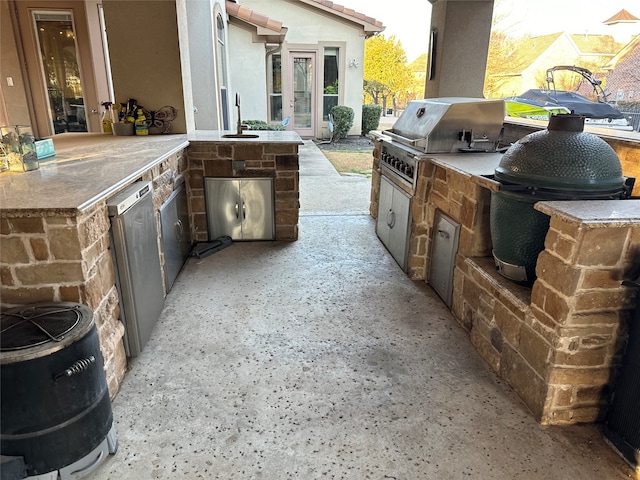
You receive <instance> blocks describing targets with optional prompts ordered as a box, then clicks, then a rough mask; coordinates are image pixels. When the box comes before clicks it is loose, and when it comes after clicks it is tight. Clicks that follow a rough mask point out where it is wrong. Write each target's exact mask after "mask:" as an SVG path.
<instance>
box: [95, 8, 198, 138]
mask: <svg viewBox="0 0 640 480" xmlns="http://www.w3.org/2000/svg"><path fill="white" fill-rule="evenodd" d="M103 5H104V13H105V23H106V26H107V38H108V42H109V52H110V57H111V72H112V76H113V88H114V92H115V97H116V98H115V101H116V103H117V102H126V101H127V99H128V98H135V99H136V100H137V101H138V102H139V104H140V105H144V106H145V107H146V108H147V109H148V110H156V109H158V108H160V107H162V106H164V105H171V106H173V107H175V108H177V109H178V116H177V118H176V119H175V120H174V121H173V122H172V123H173V131H174V133H186V132H187V127H186V120H185V104H184V93H183V81H182V67H181V64H180V42H179V40H178V19H177V11H176V4H175V2H166V1H154V0H149V1H135V0H134V1H120V0H104V2H103Z"/></svg>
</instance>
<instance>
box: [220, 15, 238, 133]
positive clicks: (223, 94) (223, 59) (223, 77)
mask: <svg viewBox="0 0 640 480" xmlns="http://www.w3.org/2000/svg"><path fill="white" fill-rule="evenodd" d="M216 27H217V28H216V38H217V40H218V41H217V46H218V51H217V53H218V79H219V83H220V101H221V103H222V104H221V107H222V125H223V128H224V129H225V130H228V129H229V95H228V92H227V55H226V50H225V48H224V21H223V20H222V16H220V15H218V16H217V18H216ZM238 120H240V119H238Z"/></svg>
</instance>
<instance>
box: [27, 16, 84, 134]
mask: <svg viewBox="0 0 640 480" xmlns="http://www.w3.org/2000/svg"><path fill="white" fill-rule="evenodd" d="M33 15H34V20H35V26H36V32H37V34H38V43H39V44H40V54H41V56H42V67H43V71H44V78H45V83H46V86H47V96H48V98H49V106H50V108H51V117H52V119H53V127H54V131H55V133H62V132H86V131H87V116H86V111H85V106H84V97H83V93H82V83H81V80H80V68H79V66H78V51H77V49H76V35H75V31H74V28H73V18H72V17H71V14H70V13H57V12H51V13H37V12H36V13H34V14H33Z"/></svg>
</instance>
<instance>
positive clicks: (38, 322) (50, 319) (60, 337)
mask: <svg viewBox="0 0 640 480" xmlns="http://www.w3.org/2000/svg"><path fill="white" fill-rule="evenodd" d="M93 325H94V322H93V311H92V310H91V309H90V308H88V307H87V306H85V305H81V304H78V303H73V302H47V303H36V304H31V305H21V306H19V307H14V308H10V309H8V310H5V311H3V312H2V314H0V331H2V335H1V336H0V363H11V361H14V360H15V359H16V358H17V357H25V356H27V357H33V356H40V355H44V354H51V353H53V352H55V351H57V350H60V349H62V348H65V347H67V346H69V345H70V344H72V343H73V342H75V341H77V340H78V339H80V338H82V337H84V336H85V335H86V334H87V333H88V332H89V331H90V329H91V328H92V327H93ZM14 357H15V358H14ZM12 359H13V360H12Z"/></svg>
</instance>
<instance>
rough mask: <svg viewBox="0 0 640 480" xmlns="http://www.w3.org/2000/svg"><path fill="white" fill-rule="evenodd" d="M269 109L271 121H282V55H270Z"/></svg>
mask: <svg viewBox="0 0 640 480" xmlns="http://www.w3.org/2000/svg"><path fill="white" fill-rule="evenodd" d="M269 109H270V112H271V113H270V115H271V118H270V119H271V121H272V122H281V121H282V56H281V55H277V54H276V55H271V61H270V62H269Z"/></svg>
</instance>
